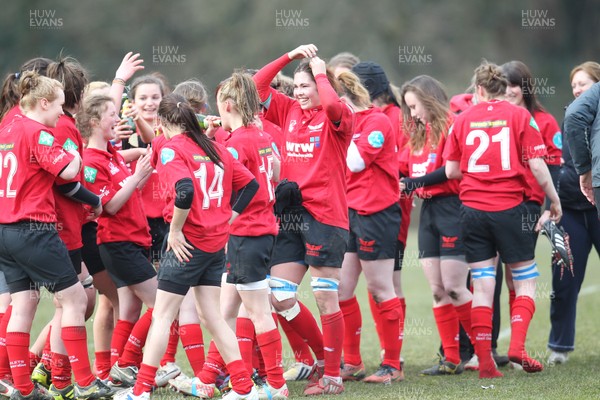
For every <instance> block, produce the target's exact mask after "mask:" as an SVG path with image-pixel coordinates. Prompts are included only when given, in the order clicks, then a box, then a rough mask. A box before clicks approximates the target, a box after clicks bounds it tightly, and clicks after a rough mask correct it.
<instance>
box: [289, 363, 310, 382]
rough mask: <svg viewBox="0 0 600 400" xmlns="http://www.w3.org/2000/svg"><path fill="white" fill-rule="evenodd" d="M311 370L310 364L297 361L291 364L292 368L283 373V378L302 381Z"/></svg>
mask: <svg viewBox="0 0 600 400" xmlns="http://www.w3.org/2000/svg"><path fill="white" fill-rule="evenodd" d="M311 371H312V365H306V364H304V363H301V362H297V363H295V364H294V365H292V368H290V369H288V370H287V371H285V372H284V373H283V379H285V380H286V381H303V380H305V379H308V376H309V375H310V373H311Z"/></svg>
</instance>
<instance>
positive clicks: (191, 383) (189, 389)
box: [169, 376, 221, 399]
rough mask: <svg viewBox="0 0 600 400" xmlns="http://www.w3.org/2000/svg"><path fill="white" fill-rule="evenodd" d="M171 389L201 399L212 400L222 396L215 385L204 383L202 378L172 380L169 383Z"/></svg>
mask: <svg viewBox="0 0 600 400" xmlns="http://www.w3.org/2000/svg"><path fill="white" fill-rule="evenodd" d="M169 385H170V386H171V389H173V390H174V391H176V392H179V393H183V394H186V395H188V396H194V397H199V398H201V399H212V398H214V397H218V396H220V395H221V392H219V389H217V387H216V385H215V384H214V383H211V384H206V383H203V382H202V381H201V380H200V378H198V377H196V376H194V377H193V378H191V379H190V378H187V379H179V378H175V379H171V380H170V381H169Z"/></svg>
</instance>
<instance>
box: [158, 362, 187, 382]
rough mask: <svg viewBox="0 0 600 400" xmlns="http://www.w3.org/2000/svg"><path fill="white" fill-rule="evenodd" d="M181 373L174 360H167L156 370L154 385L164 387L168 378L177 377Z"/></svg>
mask: <svg viewBox="0 0 600 400" xmlns="http://www.w3.org/2000/svg"><path fill="white" fill-rule="evenodd" d="M179 374H181V368H179V366H178V365H177V364H175V363H174V362H168V363H166V364H165V365H163V366H161V367H159V368H158V370H157V371H156V377H155V378H154V380H155V381H156V386H158V387H165V386H167V384H168V383H169V380H171V379H175V378H177V376H179Z"/></svg>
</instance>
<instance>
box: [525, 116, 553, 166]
mask: <svg viewBox="0 0 600 400" xmlns="http://www.w3.org/2000/svg"><path fill="white" fill-rule="evenodd" d="M521 149H522V154H523V161H528V160H531V159H532V158H541V157H545V156H546V155H547V154H548V153H547V151H546V145H545V144H544V140H543V139H542V135H541V134H540V131H539V130H538V126H537V124H536V122H535V119H534V118H533V117H532V116H530V120H529V123H528V124H527V125H525V129H523V132H522V136H521Z"/></svg>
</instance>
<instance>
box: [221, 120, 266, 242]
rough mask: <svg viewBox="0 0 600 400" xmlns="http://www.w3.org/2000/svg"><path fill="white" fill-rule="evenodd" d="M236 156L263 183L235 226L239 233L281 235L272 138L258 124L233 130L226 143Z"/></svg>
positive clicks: (233, 231)
mask: <svg viewBox="0 0 600 400" xmlns="http://www.w3.org/2000/svg"><path fill="white" fill-rule="evenodd" d="M225 146H227V149H228V150H229V152H230V153H231V154H232V155H233V158H235V159H236V160H238V161H239V162H240V163H242V165H243V166H244V167H246V168H247V169H248V170H249V171H250V172H251V173H252V175H254V178H256V181H257V182H258V184H259V185H260V187H259V189H258V192H257V193H256V195H255V196H254V198H253V199H252V201H250V204H248V207H246V209H245V210H244V212H243V213H242V214H240V215H239V216H238V217H237V218H236V219H235V221H234V222H233V224H232V225H231V234H233V235H237V236H262V235H277V221H276V219H275V214H274V213H273V204H275V185H274V183H273V157H275V155H274V154H273V148H272V139H271V137H270V136H269V135H268V134H267V133H265V132H261V131H260V130H259V129H258V128H257V127H256V126H254V125H249V126H248V127H243V126H242V127H240V128H238V129H236V130H235V131H232V132H231V136H229V139H228V140H227V142H226V143H225Z"/></svg>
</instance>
